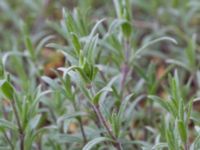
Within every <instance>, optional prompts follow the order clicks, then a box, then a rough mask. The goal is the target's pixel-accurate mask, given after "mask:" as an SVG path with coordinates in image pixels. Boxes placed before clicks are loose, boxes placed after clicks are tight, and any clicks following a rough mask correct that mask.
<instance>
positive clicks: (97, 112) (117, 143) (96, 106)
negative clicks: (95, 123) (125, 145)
mask: <svg viewBox="0 0 200 150" xmlns="http://www.w3.org/2000/svg"><path fill="white" fill-rule="evenodd" d="M92 107H93V109H94V111H95V113H96V115H97V117H98V119H99V121H100V122H101V124H102V125H103V126H104V127H105V128H106V130H107V132H108V134H109V135H110V137H111V138H112V139H113V140H114V141H115V143H113V146H114V147H115V148H116V149H117V150H122V147H121V143H120V142H119V141H118V140H117V138H116V137H115V135H114V134H113V132H112V130H111V128H110V127H109V124H108V123H107V121H106V119H105V118H104V116H103V114H102V113H101V111H100V109H99V105H94V104H92Z"/></svg>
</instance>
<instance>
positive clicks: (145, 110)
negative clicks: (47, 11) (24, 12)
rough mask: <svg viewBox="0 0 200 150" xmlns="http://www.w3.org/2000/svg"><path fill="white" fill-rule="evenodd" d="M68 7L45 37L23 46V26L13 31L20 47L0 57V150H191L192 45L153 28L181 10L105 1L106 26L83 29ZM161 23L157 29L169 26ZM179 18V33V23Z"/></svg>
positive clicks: (81, 10)
mask: <svg viewBox="0 0 200 150" xmlns="http://www.w3.org/2000/svg"><path fill="white" fill-rule="evenodd" d="M103 2H104V1H102V3H103ZM46 3H48V1H47V2H46ZM46 3H45V4H46ZM78 3H79V4H80V7H78V8H75V9H74V10H73V11H68V10H66V9H64V8H63V11H62V20H61V21H60V22H58V21H55V20H51V21H50V20H49V21H48V22H47V24H46V26H48V30H50V31H51V34H54V36H52V35H50V36H49V34H48V35H47V33H48V32H47V31H48V30H47V31H45V32H44V33H42V34H39V35H37V34H36V35H35V36H33V33H32V32H31V27H30V25H29V23H24V22H23V21H19V22H18V21H16V23H17V26H18V27H19V30H20V31H21V33H20V35H21V37H20V39H18V40H19V41H18V40H17V42H15V43H14V44H13V47H12V51H4V52H3V53H1V62H0V91H1V92H0V99H1V101H2V103H1V110H2V112H3V113H2V114H1V119H0V130H1V133H0V138H1V141H2V142H0V146H1V148H2V149H11V150H14V149H19V150H28V149H38V150H42V149H55V150H61V149H83V150H90V149H117V150H122V149H127V150H128V149H143V150H149V149H152V150H161V149H169V150H189V149H190V150H196V149H199V148H200V147H199V143H200V141H199V139H200V138H199V137H200V136H199V118H198V115H199V113H198V111H196V110H195V104H198V101H199V98H198V97H199V93H198V89H199V87H200V84H199V82H196V81H198V79H199V78H200V75H199V71H198V66H199V64H198V62H199V54H198V51H197V50H196V49H198V43H197V37H196V35H195V34H193V38H192V39H188V38H187V36H188V35H183V33H182V32H181V31H180V30H179V29H177V28H176V27H175V28H174V27H173V28H171V27H168V25H167V24H165V21H163V18H162V17H163V12H168V9H167V8H169V7H171V9H172V10H177V11H178V13H174V15H175V14H176V15H177V16H176V17H177V18H179V17H180V16H179V15H178V14H179V13H180V12H182V11H184V10H188V9H189V10H190V9H191V8H187V7H186V6H185V5H180V7H178V6H179V1H177V0H172V1H170V3H169V4H167V3H165V2H161V1H156V2H153V3H152V4H151V5H149V4H147V3H146V2H144V1H141V0H136V1H130V0H113V6H114V8H115V12H112V13H113V14H115V16H114V17H110V18H109V17H105V18H103V19H101V20H96V19H95V20H93V19H91V18H92V17H91V15H89V13H88V12H87V11H86V8H85V7H86V5H85V4H83V2H82V1H81V2H78ZM105 3H106V2H105ZM185 3H189V2H187V0H185ZM0 4H2V5H0V6H2V7H3V8H9V7H6V6H7V5H4V4H7V3H6V2H5V1H3V3H1V2H0ZM8 4H9V3H8ZM10 4H11V2H10ZM31 4H35V5H34V6H39V4H40V2H39V1H38V2H37V3H34V2H33V3H31ZM36 4H37V5H36ZM86 4H88V5H89V4H91V5H92V4H93V5H95V3H94V2H92V1H87V3H86ZM99 4H100V3H99ZM27 5H28V2H27ZM73 5H74V4H73ZM147 5H149V6H147ZM190 5H192V4H190ZM8 6H9V5H8ZM95 6H96V5H95ZM132 6H134V7H137V8H138V9H141V10H138V11H140V12H141V13H142V14H139V15H141V16H142V15H143V13H144V14H147V13H149V14H152V15H156V19H157V20H156V21H157V22H156V24H159V25H158V26H154V25H153V27H152V25H149V24H148V25H149V26H148V27H147V26H145V25H144V24H143V22H138V21H137V20H136V19H135V18H134V17H135V16H134V13H133V12H134V11H135V10H133V9H132ZM161 6H163V7H164V8H165V9H163V8H162V7H161ZM31 8H35V9H36V8H38V7H31ZM92 9H93V8H92ZM99 9H100V10H101V8H99ZM6 10H7V11H9V9H6ZM17 10H18V9H17ZM36 10H37V9H36ZM157 10H160V11H161V13H159V11H158V12H157ZM4 11H5V10H4ZM7 11H6V12H7ZM10 11H11V10H10ZM103 11H104V10H103ZM195 11H196V9H195V10H191V15H192V14H193V12H195ZM97 12H98V11H97ZM108 12H109V11H108ZM172 12H174V11H172ZM157 13H158V14H157ZM12 14H13V12H11V15H12ZM169 14H170V13H169V12H168V13H166V20H168V21H169V22H171V23H172V24H174V22H175V23H176V21H175V20H173V19H172V18H171V17H169V16H168V15H169ZM43 17H44V16H43ZM93 17H94V16H93ZM148 17H149V16H148ZM148 17H147V18H148ZM133 18H134V19H133ZM150 18H151V17H150ZM180 18H181V20H183V22H184V23H185V24H184V25H185V26H184V27H183V30H185V28H186V27H187V23H188V21H189V20H187V19H185V20H184V19H183V18H182V17H180ZM25 20H26V19H25ZM138 23H139V25H140V24H141V26H139V28H138ZM162 26H164V27H163V28H164V29H163V28H162ZM146 27H147V28H150V29H149V30H150V31H148V33H147V32H146ZM140 28H145V29H144V30H143V29H140ZM186 29H187V28H186ZM140 30H141V31H140ZM37 31H40V30H39V29H35V30H34V32H37ZM152 31H153V32H152ZM171 31H175V32H174V34H172V33H171ZM141 33H142V34H144V37H142V38H141V37H140V34H141ZM162 35H170V36H172V37H175V38H176V39H178V41H179V43H180V45H179V43H177V42H176V40H175V39H174V38H172V37H170V36H162ZM21 41H23V42H24V45H23V46H21V45H20V47H23V48H24V50H18V49H19V46H18V45H17V43H19V44H21V43H22V42H21ZM184 41H185V42H186V45H187V46H185V45H184V44H183V45H181V44H182V43H183V42H184ZM138 43H140V44H138ZM5 47H6V46H5ZM163 47H164V48H163ZM182 47H184V51H179V49H182ZM156 49H159V50H161V51H157V50H156ZM163 49H164V50H163ZM166 49H167V50H169V52H166ZM13 65H14V67H13ZM171 74H174V75H173V76H171ZM193 105H194V107H193ZM196 107H197V106H196ZM193 108H194V109H193ZM197 110H198V109H197Z"/></svg>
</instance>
